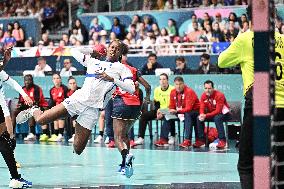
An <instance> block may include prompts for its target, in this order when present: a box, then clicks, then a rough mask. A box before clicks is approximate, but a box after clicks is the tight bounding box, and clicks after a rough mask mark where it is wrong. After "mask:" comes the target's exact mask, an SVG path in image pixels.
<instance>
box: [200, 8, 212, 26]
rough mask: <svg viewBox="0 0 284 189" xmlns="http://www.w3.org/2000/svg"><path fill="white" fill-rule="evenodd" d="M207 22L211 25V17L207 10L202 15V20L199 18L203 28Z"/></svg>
mask: <svg viewBox="0 0 284 189" xmlns="http://www.w3.org/2000/svg"><path fill="white" fill-rule="evenodd" d="M206 24H209V25H211V26H212V18H211V17H210V16H209V14H208V12H205V13H204V15H203V20H201V27H202V29H203V30H205V25H206Z"/></svg>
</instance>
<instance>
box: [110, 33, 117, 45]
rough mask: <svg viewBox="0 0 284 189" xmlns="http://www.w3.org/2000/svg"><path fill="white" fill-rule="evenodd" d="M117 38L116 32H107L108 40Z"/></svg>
mask: <svg viewBox="0 0 284 189" xmlns="http://www.w3.org/2000/svg"><path fill="white" fill-rule="evenodd" d="M115 40H117V38H116V34H115V33H114V32H110V34H109V42H110V43H111V42H112V41H115Z"/></svg>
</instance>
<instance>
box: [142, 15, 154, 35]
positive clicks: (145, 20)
mask: <svg viewBox="0 0 284 189" xmlns="http://www.w3.org/2000/svg"><path fill="white" fill-rule="evenodd" d="M143 23H144V26H145V29H146V31H147V32H148V31H152V20H151V18H150V17H149V16H144V17H143Z"/></svg>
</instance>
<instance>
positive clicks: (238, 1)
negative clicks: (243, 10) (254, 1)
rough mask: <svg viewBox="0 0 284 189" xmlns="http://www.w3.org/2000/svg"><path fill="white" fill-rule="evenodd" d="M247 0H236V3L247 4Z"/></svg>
mask: <svg viewBox="0 0 284 189" xmlns="http://www.w3.org/2000/svg"><path fill="white" fill-rule="evenodd" d="M247 4H248V3H247V0H235V5H247Z"/></svg>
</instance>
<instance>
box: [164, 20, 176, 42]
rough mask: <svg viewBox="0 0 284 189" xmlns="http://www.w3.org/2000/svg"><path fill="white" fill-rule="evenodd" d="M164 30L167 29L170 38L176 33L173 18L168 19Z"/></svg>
mask: <svg viewBox="0 0 284 189" xmlns="http://www.w3.org/2000/svg"><path fill="white" fill-rule="evenodd" d="M166 30H167V31H168V34H169V36H170V37H171V38H173V37H174V36H176V35H177V29H176V24H175V21H174V20H173V19H171V18H170V19H169V20H168V26H167V27H166Z"/></svg>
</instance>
